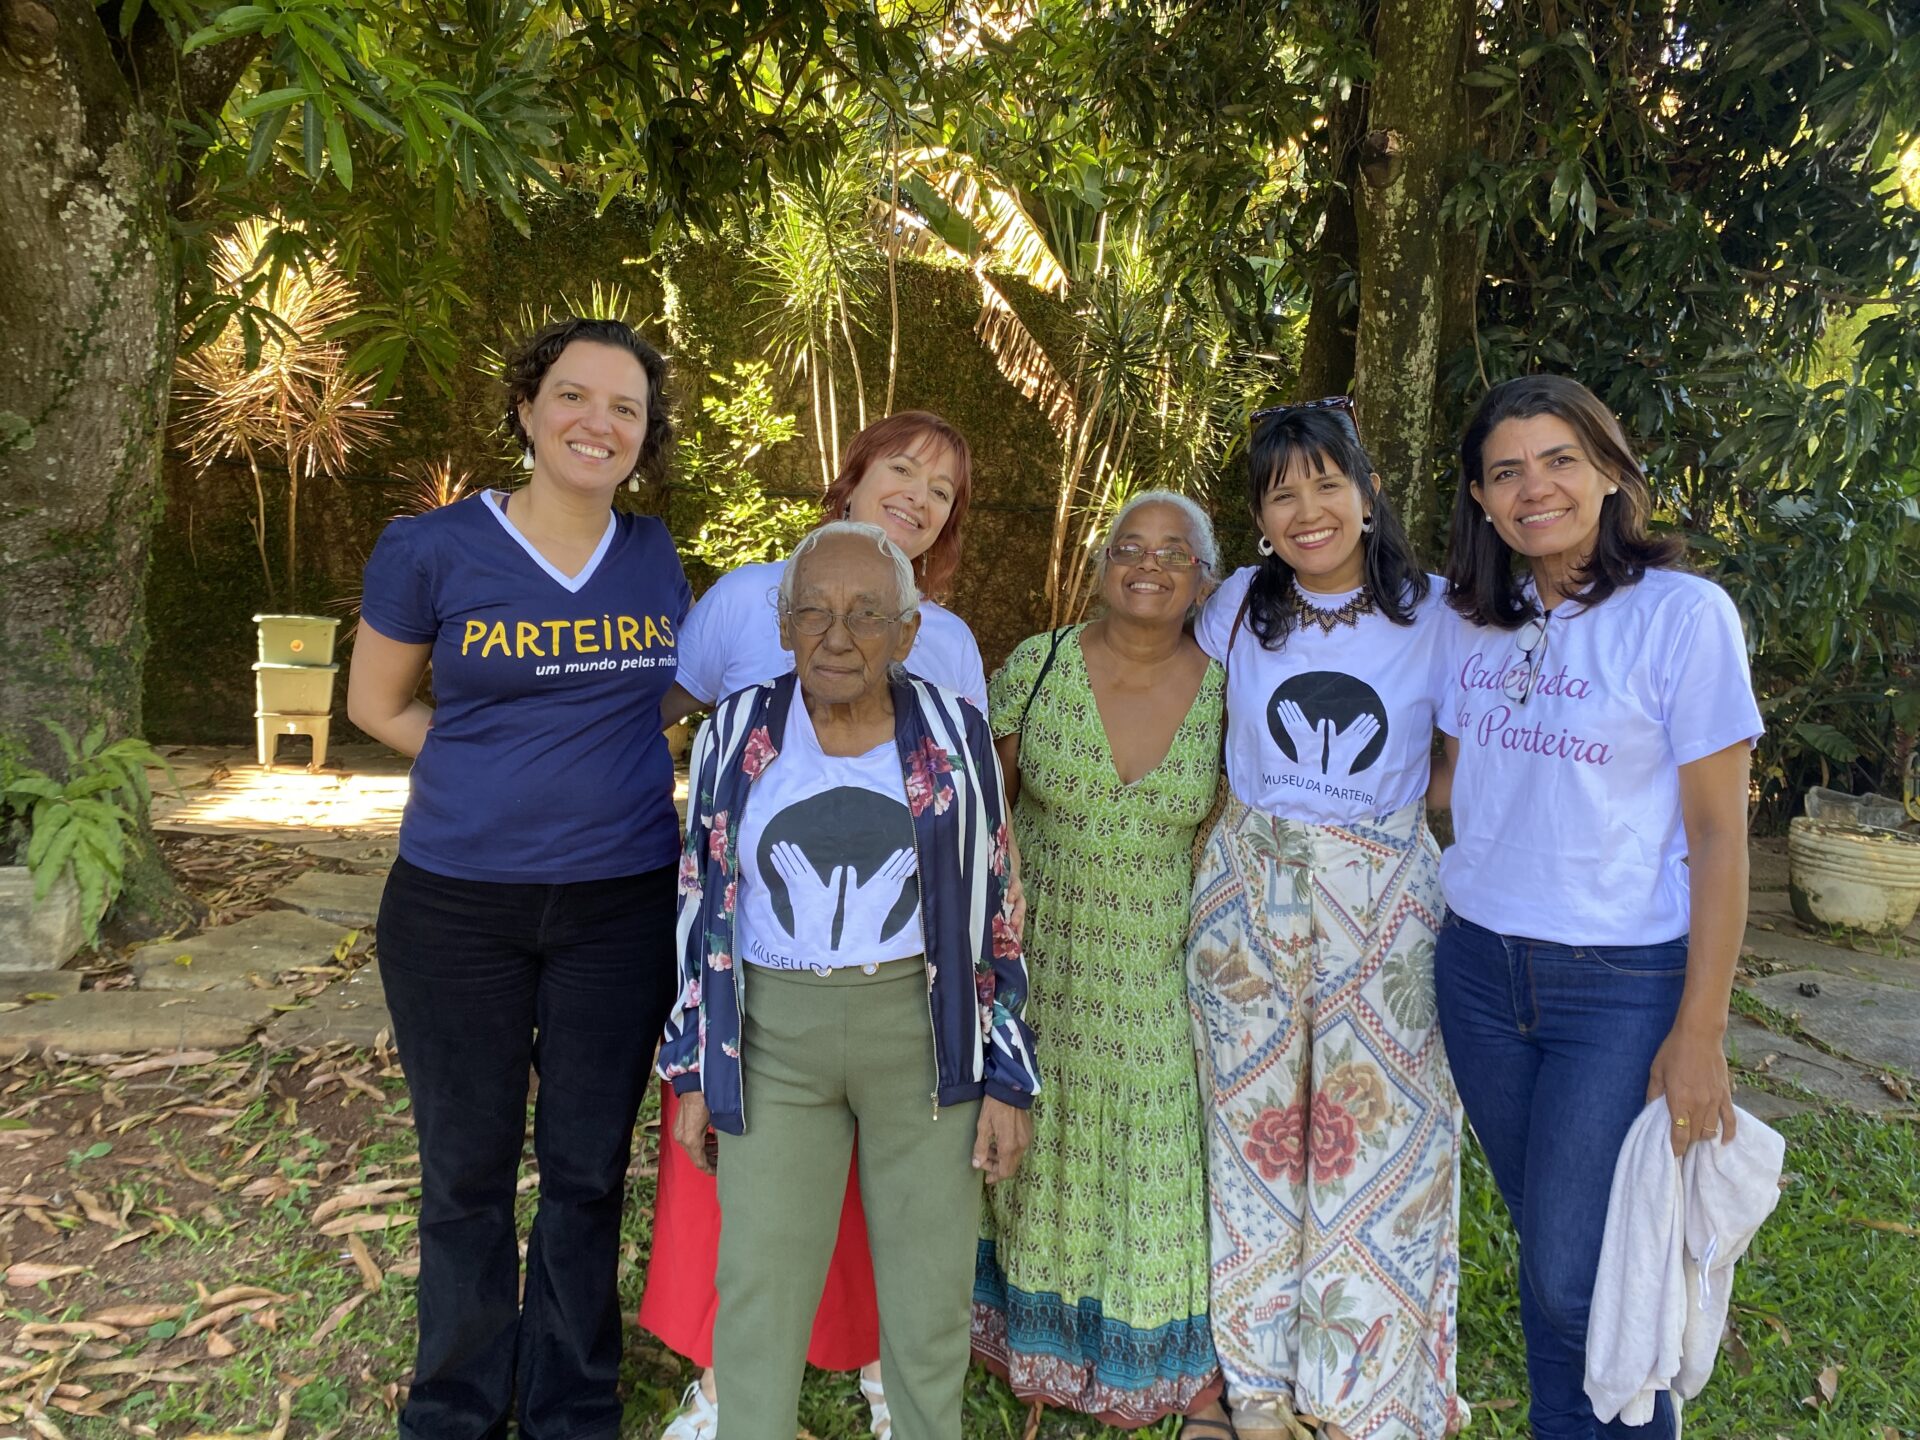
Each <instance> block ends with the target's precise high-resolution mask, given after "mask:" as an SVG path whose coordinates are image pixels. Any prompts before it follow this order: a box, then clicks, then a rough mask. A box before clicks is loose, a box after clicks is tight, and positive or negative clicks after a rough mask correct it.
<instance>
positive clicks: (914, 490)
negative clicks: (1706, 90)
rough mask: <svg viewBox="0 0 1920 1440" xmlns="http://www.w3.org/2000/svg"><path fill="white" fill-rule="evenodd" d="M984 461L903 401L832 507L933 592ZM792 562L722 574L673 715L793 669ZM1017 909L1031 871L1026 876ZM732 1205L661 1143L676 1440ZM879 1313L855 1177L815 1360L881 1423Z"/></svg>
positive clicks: (689, 629)
mask: <svg viewBox="0 0 1920 1440" xmlns="http://www.w3.org/2000/svg"><path fill="white" fill-rule="evenodd" d="M972 470H973V460H972V454H971V451H970V450H969V448H968V445H967V439H966V436H964V435H963V434H961V433H960V431H959V430H958V429H956V428H955V427H954V426H953V425H951V424H949V423H948V422H947V421H946V420H944V419H942V418H941V417H940V416H938V415H935V414H933V413H931V412H930V411H925V410H902V411H900V412H898V413H897V414H893V415H889V416H887V417H886V418H885V419H883V420H876V421H874V422H873V424H871V425H869V426H867V427H866V428H865V429H864V430H862V431H861V432H860V433H859V434H858V435H856V436H854V438H853V440H852V441H851V443H849V444H848V446H847V450H846V454H845V456H844V458H843V460H842V463H841V467H840V473H839V475H838V476H836V477H835V479H834V482H833V484H832V485H831V486H830V487H828V489H827V493H826V494H825V496H824V497H822V500H821V509H822V512H823V513H822V519H823V522H824V521H833V520H847V519H851V520H859V521H864V522H866V523H867V524H870V525H876V526H878V527H879V528H880V529H881V530H882V531H884V532H885V534H886V536H887V538H888V539H889V540H891V541H892V542H893V543H894V544H895V545H897V546H899V548H900V550H901V552H902V553H903V554H905V555H906V557H907V558H908V560H909V561H911V562H912V565H913V574H914V580H915V583H916V584H917V585H918V586H919V587H920V589H921V590H922V591H923V592H930V593H932V594H941V593H944V592H945V590H946V588H947V586H948V585H949V584H950V583H951V581H952V579H953V576H954V572H955V571H956V570H958V569H959V566H960V541H961V532H962V529H963V527H964V525H965V522H966V518H967V507H968V503H969V501H970V500H971V498H972V492H973V483H972ZM789 563H790V562H789V561H787V560H775V561H772V562H770V563H767V564H762V565H742V566H740V567H739V568H738V569H735V570H730V571H728V572H727V573H726V574H725V575H722V576H721V577H720V578H719V579H718V580H716V581H715V582H714V583H713V585H712V587H711V588H709V589H708V591H707V592H706V594H704V595H702V596H701V597H700V600H699V603H698V604H696V605H695V606H694V607H693V610H692V612H691V613H690V614H689V615H688V616H687V618H686V622H685V623H684V624H683V625H682V626H681V627H680V643H679V650H678V654H679V671H678V673H677V676H676V680H677V683H676V684H675V685H674V687H673V688H672V689H671V690H669V691H668V692H667V696H666V699H665V700H664V701H662V702H661V707H660V708H661V719H662V723H663V724H668V725H671V724H673V723H674V722H675V721H677V720H680V719H682V718H684V717H685V716H686V715H688V714H690V713H692V712H693V711H695V710H703V709H708V708H710V707H712V706H713V705H715V704H717V703H718V702H719V701H720V700H722V699H724V698H725V697H726V696H728V695H731V694H732V693H734V692H735V691H736V690H742V689H745V688H746V687H747V686H749V685H764V684H769V683H771V682H772V681H774V680H776V679H778V678H779V677H780V676H782V675H785V674H787V673H788V672H789V671H791V670H792V669H793V654H792V652H791V651H789V650H787V649H786V648H784V647H783V646H782V644H781V643H780V622H779V612H778V610H777V608H776V606H775V596H776V593H777V592H778V590H779V587H780V584H781V577H782V576H783V575H784V574H785V573H786V569H787V566H788V564H789ZM919 612H920V629H919V633H918V634H917V635H916V636H915V638H914V642H913V650H912V652H911V653H910V654H909V655H908V656H907V661H906V668H907V670H909V671H910V672H911V673H913V674H915V675H918V676H919V677H920V678H921V679H923V680H928V681H931V682H932V683H933V684H935V685H940V686H943V687H945V688H947V689H949V690H954V691H957V692H958V693H959V694H960V695H962V696H964V697H965V698H966V699H968V700H970V701H971V702H972V703H973V706H974V708H975V709H977V710H978V711H980V712H981V714H983V715H984V714H985V713H986V708H987V678H986V673H985V671H984V669H983V668H982V666H981V663H980V647H979V646H978V645H977V644H976V643H975V642H974V638H973V632H972V631H971V630H969V629H968V628H967V624H966V622H965V621H964V620H962V619H961V618H960V617H959V616H958V615H955V614H954V613H953V612H952V611H951V610H948V609H947V608H946V607H945V606H942V605H938V604H935V603H934V602H933V601H932V600H922V601H921V602H920V605H919ZM1015 899H1016V908H1017V907H1018V881H1017V880H1016V881H1015ZM661 1106H662V1119H661V1131H662V1133H671V1131H672V1129H673V1123H674V1116H675V1113H676V1111H677V1108H678V1102H677V1101H676V1100H675V1098H674V1097H673V1094H672V1092H671V1090H670V1089H667V1088H665V1087H663V1089H662V1100H661ZM719 1246H720V1207H719V1200H718V1198H717V1196H716V1193H715V1187H714V1182H713V1178H712V1177H711V1176H708V1175H703V1174H701V1173H700V1171H699V1170H698V1169H696V1168H695V1166H694V1165H693V1162H692V1161H691V1160H690V1159H689V1158H688V1157H687V1156H686V1155H684V1154H682V1153H681V1152H680V1150H679V1149H678V1148H677V1147H675V1146H670V1145H663V1146H661V1147H660V1175H659V1181H658V1190H657V1199H656V1202H655V1207H654V1230H653V1252H652V1256H651V1258H650V1259H649V1261H648V1265H647V1285H646V1291H645V1294H644V1295H643V1296H642V1298H641V1302H640V1324H641V1325H642V1326H644V1327H645V1328H646V1329H648V1330H651V1331H652V1332H653V1333H654V1334H655V1335H657V1336H659V1337H660V1339H661V1340H663V1341H665V1342H666V1344H667V1345H668V1346H669V1347H670V1348H671V1349H673V1350H675V1351H677V1352H679V1353H680V1354H682V1355H684V1356H686V1357H687V1358H688V1359H690V1360H692V1361H694V1362H695V1363H696V1364H698V1365H700V1366H702V1367H703V1373H702V1374H701V1376H700V1379H699V1380H698V1381H697V1382H696V1383H695V1384H693V1385H691V1386H689V1387H688V1389H687V1394H686V1398H685V1400H684V1401H683V1403H682V1407H681V1410H680V1413H679V1414H678V1415H676V1416H675V1417H674V1419H673V1421H672V1423H671V1424H670V1425H669V1426H668V1427H667V1430H666V1433H665V1436H664V1437H663V1440H712V1437H713V1435H714V1431H715V1427H716V1426H717V1424H718V1420H719V1414H718V1407H717V1404H716V1399H715V1394H716V1384H715V1377H714V1372H713V1369H712V1354H713V1324H714V1316H715V1313H716V1307H717V1305H718V1297H717V1296H716V1294H715V1291H714V1267H715V1265H716V1263H717V1259H718V1255H719ZM879 1326H880V1321H879V1312H878V1310H877V1308H876V1302H875V1298H874V1288H873V1264H872V1261H871V1259H870V1258H869V1256H868V1247H867V1222H866V1214H865V1211H864V1210H863V1209H862V1208H861V1204H860V1187H859V1184H858V1180H857V1177H856V1176H855V1175H853V1174H849V1175H848V1177H847V1194H846V1203H845V1206H844V1210H843V1214H842V1219H841V1229H840V1239H839V1243H838V1245H837V1246H836V1248H835V1250H834V1258H833V1266H832V1268H831V1269H830V1271H829V1272H828V1275H827V1284H826V1291H825V1294H824V1295H823V1296H822V1297H821V1301H820V1309H819V1313H818V1316H817V1317H816V1320H815V1324H814V1330H813V1337H812V1344H811V1345H810V1346H809V1348H808V1352H807V1359H808V1361H809V1363H811V1364H813V1365H817V1366H819V1367H820V1368H821V1369H823V1370H853V1369H859V1370H860V1371H861V1377H860V1389H861V1392H862V1393H863V1394H864V1395H865V1396H866V1398H867V1402H868V1404H869V1405H870V1406H871V1407H872V1411H873V1429H874V1433H875V1434H876V1435H880V1436H883V1437H884V1436H885V1434H886V1433H887V1427H888V1425H889V1423H890V1418H891V1417H890V1415H889V1413H888V1407H887V1402H886V1392H885V1390H884V1389H882V1388H881V1378H880V1362H879V1360H878V1358H877V1357H878V1356H879V1354H880V1332H879Z"/></svg>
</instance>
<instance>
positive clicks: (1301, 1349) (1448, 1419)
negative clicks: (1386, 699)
mask: <svg viewBox="0 0 1920 1440" xmlns="http://www.w3.org/2000/svg"><path fill="white" fill-rule="evenodd" d="M1440 917H1441V899H1440V883H1439V850H1438V847H1437V846H1436V845H1435V843H1434V840H1433V836H1432V834H1431V833H1430V832H1429V831H1428V830H1427V827H1426V817H1425V811H1424V807H1423V806H1422V805H1420V804H1419V803H1417V802H1416V803H1415V804H1412V805H1409V806H1407V807H1405V808H1404V809H1401V810H1398V811H1396V812H1394V813H1393V814H1391V815H1388V816H1385V817H1382V818H1380V819H1377V820H1373V821H1368V822H1363V823H1360V824H1355V825H1350V826H1328V825H1310V824H1302V823H1298V822H1294V821H1288V820H1282V819H1279V818H1278V817H1276V816H1272V815H1268V814H1264V813H1263V812H1261V811H1257V810H1252V809H1249V808H1248V807H1247V806H1245V805H1242V804H1241V803H1240V802H1239V801H1237V800H1234V799H1231V798H1230V799H1229V800H1228V802H1227V807H1226V811H1225V813H1224V814H1223V815H1222V816H1221V817H1220V820H1219V823H1218V824H1217V825H1216V826H1215V827H1214V830H1213V833H1212V834H1211V835H1210V836H1209V837H1208V839H1207V844H1206V848H1205V850H1204V851H1203V852H1202V854H1201V857H1200V863H1199V865H1198V867H1197V868H1196V871H1195V874H1194V889H1193V917H1192V922H1191V926H1190V929H1189V931H1188V936H1187V984H1188V994H1189V998H1190V1001H1191V1005H1192V1010H1193V1022H1194V1030H1195V1039H1196V1043H1197V1045H1198V1049H1199V1055H1200V1074H1201V1088H1202V1094H1203V1097H1204V1100H1205V1104H1206V1120H1207V1179H1208V1200H1209V1209H1210V1224H1211V1231H1212V1252H1213V1253H1212V1325H1213V1340H1214V1346H1215V1348H1216V1349H1217V1350H1218V1352H1219V1356H1220V1363H1221V1367H1222V1369H1223V1370H1224V1371H1225V1372H1226V1381H1227V1399H1228V1403H1229V1404H1230V1405H1232V1406H1233V1407H1234V1418H1235V1421H1236V1423H1237V1424H1238V1425H1240V1426H1242V1427H1244V1428H1247V1429H1269V1428H1270V1429H1282V1430H1284V1429H1285V1428H1286V1421H1287V1420H1289V1419H1290V1418H1291V1416H1292V1415H1294V1414H1299V1415H1309V1416H1314V1417H1316V1418H1318V1419H1320V1420H1322V1421H1331V1422H1333V1423H1335V1424H1338V1425H1339V1426H1341V1427H1342V1428H1343V1429H1345V1430H1346V1431H1347V1433H1348V1434H1349V1435H1351V1436H1353V1437H1354V1440H1364V1437H1395V1440H1400V1437H1410V1440H1437V1437H1440V1436H1443V1435H1445V1434H1448V1433H1450V1431H1451V1430H1453V1429H1455V1428H1457V1427H1458V1425H1459V1423H1461V1420H1462V1419H1463V1411H1464V1407H1462V1406H1459V1405H1458V1403H1457V1401H1456V1395H1455V1388H1454V1340H1455V1331H1454V1307H1455V1300H1456V1297H1457V1293H1458V1289H1459V1273H1460V1257H1459V1242H1458V1222H1459V1212H1460V1103H1459V1100H1458V1098H1457V1097H1456V1095H1455V1094H1454V1088H1453V1079H1452V1076H1451V1074H1450V1072H1449V1071H1448V1069H1447V1061H1446V1055H1445V1052H1444V1051H1443V1050H1442V1048H1441V1042H1440V1031H1439V1027H1438V1025H1437V1024H1436V1023H1435V1008H1434V996H1433V942H1434V932H1435V930H1436V928H1437V927H1438V925H1439V922H1440Z"/></svg>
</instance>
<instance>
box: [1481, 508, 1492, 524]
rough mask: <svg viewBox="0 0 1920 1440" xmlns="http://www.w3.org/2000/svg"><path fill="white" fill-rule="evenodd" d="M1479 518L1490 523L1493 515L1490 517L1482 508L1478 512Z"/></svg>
mask: <svg viewBox="0 0 1920 1440" xmlns="http://www.w3.org/2000/svg"><path fill="white" fill-rule="evenodd" d="M1480 518H1481V519H1482V520H1484V521H1486V522H1487V524H1489V525H1491V524H1492V523H1493V517H1492V516H1491V515H1489V514H1487V513H1486V512H1485V511H1484V510H1483V511H1481V512H1480Z"/></svg>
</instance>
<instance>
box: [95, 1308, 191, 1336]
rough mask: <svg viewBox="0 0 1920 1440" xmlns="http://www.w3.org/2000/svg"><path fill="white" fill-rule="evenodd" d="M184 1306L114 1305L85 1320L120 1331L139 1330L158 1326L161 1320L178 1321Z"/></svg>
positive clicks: (96, 1312) (97, 1311)
mask: <svg viewBox="0 0 1920 1440" xmlns="http://www.w3.org/2000/svg"><path fill="white" fill-rule="evenodd" d="M186 1308H187V1307H186V1306H184V1305H115V1306H111V1307H109V1308H108V1309H105V1310H96V1311H95V1312H94V1313H93V1314H91V1315H89V1316H88V1317H87V1318H88V1319H89V1320H91V1321H93V1322H94V1323H95V1324H96V1325H114V1326H118V1327H119V1328H120V1329H122V1330H139V1329H143V1328H144V1327H146V1326H148V1325H158V1324H159V1323H160V1322H161V1321H162V1320H178V1319H179V1318H180V1312H181V1311H183V1310H185V1309H186Z"/></svg>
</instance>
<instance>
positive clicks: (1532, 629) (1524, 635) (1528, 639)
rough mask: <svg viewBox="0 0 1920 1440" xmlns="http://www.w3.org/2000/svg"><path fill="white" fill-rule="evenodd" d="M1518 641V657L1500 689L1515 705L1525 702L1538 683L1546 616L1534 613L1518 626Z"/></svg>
mask: <svg viewBox="0 0 1920 1440" xmlns="http://www.w3.org/2000/svg"><path fill="white" fill-rule="evenodd" d="M1514 639H1515V640H1516V641H1518V642H1519V646H1520V659H1519V662H1518V663H1517V664H1515V665H1512V666H1510V667H1509V668H1508V670H1507V674H1506V678H1505V679H1504V680H1502V681H1501V683H1500V691H1501V693H1502V694H1504V695H1505V696H1506V697H1507V699H1509V700H1511V701H1513V703H1514V704H1516V705H1524V704H1526V703H1527V697H1528V696H1530V695H1532V694H1533V687H1534V686H1536V685H1538V684H1539V683H1540V667H1541V666H1542V665H1543V664H1545V663H1546V658H1547V617H1546V616H1545V615H1536V616H1534V617H1533V618H1532V619H1531V620H1529V621H1527V623H1526V624H1524V625H1522V626H1521V627H1520V631H1519V633H1518V634H1517V635H1516V636H1515V637H1514Z"/></svg>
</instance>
